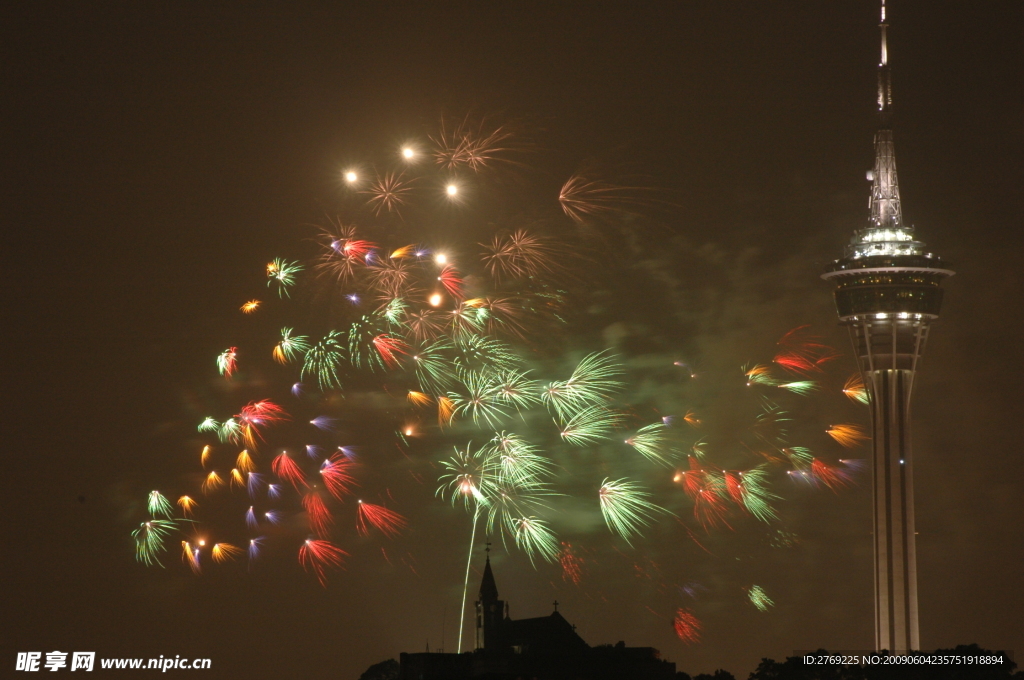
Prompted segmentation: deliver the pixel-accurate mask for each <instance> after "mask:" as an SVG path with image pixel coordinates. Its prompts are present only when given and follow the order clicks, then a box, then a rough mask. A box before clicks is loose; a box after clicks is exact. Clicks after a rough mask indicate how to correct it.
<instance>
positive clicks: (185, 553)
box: [181, 541, 202, 574]
mask: <svg viewBox="0 0 1024 680" xmlns="http://www.w3.org/2000/svg"><path fill="white" fill-rule="evenodd" d="M181 559H182V561H184V562H188V566H190V567H191V568H192V573H194V574H199V573H200V572H202V568H201V567H200V565H199V548H193V547H192V544H191V543H189V542H188V541H182V542H181Z"/></svg>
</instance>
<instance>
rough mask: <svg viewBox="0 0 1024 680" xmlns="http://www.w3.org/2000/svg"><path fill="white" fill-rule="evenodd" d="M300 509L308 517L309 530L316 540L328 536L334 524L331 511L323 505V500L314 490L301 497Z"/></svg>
mask: <svg viewBox="0 0 1024 680" xmlns="http://www.w3.org/2000/svg"><path fill="white" fill-rule="evenodd" d="M302 507H303V508H304V509H305V510H306V515H307V516H308V517H309V528H310V529H311V530H312V531H313V533H314V534H316V535H317V537H318V538H326V537H328V536H330V533H331V525H332V524H334V517H333V516H331V511H330V510H329V509H328V508H327V506H326V505H325V504H324V500H323V499H322V498H321V497H320V494H319V493H317V492H316V491H315V490H312V491H307V492H306V493H305V495H303V497H302Z"/></svg>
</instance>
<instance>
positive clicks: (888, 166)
mask: <svg viewBox="0 0 1024 680" xmlns="http://www.w3.org/2000/svg"><path fill="white" fill-rule="evenodd" d="M880 27H881V32H882V59H881V63H880V64H879V71H878V111H879V118H880V125H879V129H878V132H876V133H875V167H874V170H872V171H870V172H869V173H868V179H870V180H871V181H872V186H871V198H870V201H869V207H870V212H871V217H870V221H869V223H868V226H867V228H865V229H861V230H859V231H857V232H856V233H855V234H854V236H853V239H852V241H851V242H850V245H849V246H847V247H846V253H845V257H844V258H843V259H841V260H836V261H835V263H834V264H833V265H832V266H831V267H829V268H828V271H827V272H826V273H825V274H823V275H822V278H824V279H827V280H829V281H831V282H833V283H834V284H835V286H836V289H835V298H836V307H837V309H838V311H839V319H840V323H841V324H843V325H845V326H848V327H849V329H850V337H851V338H852V340H853V349H854V354H855V356H856V357H857V363H858V365H859V368H860V372H861V375H862V376H863V378H864V385H865V387H866V388H867V392H868V396H869V404H870V409H871V427H872V447H873V449H874V450H873V454H872V472H873V507H874V543H875V647H876V649H878V650H883V649H888V650H890V651H892V652H905V651H908V650H912V649H920V648H921V640H920V634H919V631H918V612H917V552H916V549H915V540H914V535H915V532H914V482H913V464H912V461H911V455H910V450H911V447H910V395H911V391H912V390H913V387H914V376H915V375H916V373H917V366H918V362H919V360H920V359H921V354H922V353H923V351H924V345H925V341H926V340H927V339H928V329H929V326H930V325H931V323H932V321H934V320H935V319H937V318H938V316H939V310H940V308H941V306H942V288H941V287H940V284H941V282H942V280H943V279H944V278H946V277H947V276H952V275H953V272H952V271H951V270H950V269H949V268H948V267H947V265H946V263H944V262H943V261H942V260H940V259H939V258H937V257H935V256H934V255H932V254H931V253H927V252H925V250H924V248H925V246H924V244H923V243H921V242H919V241H916V240H914V235H913V228H912V227H908V226H904V224H903V216H902V210H901V207H900V194H899V185H898V183H897V181H896V155H895V152H894V150H893V143H892V129H891V123H890V119H891V109H892V86H891V78H890V72H889V64H888V54H887V46H886V28H887V24H886V21H885V0H882V22H881V24H880Z"/></svg>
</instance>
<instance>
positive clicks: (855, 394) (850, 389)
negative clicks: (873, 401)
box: [843, 374, 870, 404]
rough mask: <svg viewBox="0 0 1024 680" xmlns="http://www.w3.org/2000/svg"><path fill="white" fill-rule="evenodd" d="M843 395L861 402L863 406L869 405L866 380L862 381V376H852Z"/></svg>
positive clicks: (844, 388) (844, 386)
mask: <svg viewBox="0 0 1024 680" xmlns="http://www.w3.org/2000/svg"><path fill="white" fill-rule="evenodd" d="M843 394H845V395H846V396H847V397H849V398H850V400H852V401H856V402H859V403H861V404H868V403H870V402H869V398H868V391H867V389H865V387H864V380H863V379H861V377H860V375H857V374H854V375H851V376H850V377H849V378H848V379H847V380H846V384H844V385H843Z"/></svg>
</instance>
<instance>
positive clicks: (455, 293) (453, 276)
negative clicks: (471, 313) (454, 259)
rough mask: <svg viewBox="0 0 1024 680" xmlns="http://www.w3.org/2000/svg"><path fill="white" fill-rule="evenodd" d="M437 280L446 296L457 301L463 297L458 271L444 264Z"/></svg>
mask: <svg viewBox="0 0 1024 680" xmlns="http://www.w3.org/2000/svg"><path fill="white" fill-rule="evenodd" d="M437 280H438V281H440V282H441V285H442V286H444V289H445V290H446V291H448V294H449V295H451V296H452V297H453V298H455V299H457V300H461V299H462V298H464V297H465V295H464V294H463V292H462V275H461V274H460V273H459V270H458V269H456V268H455V267H453V266H451V265H450V264H446V265H445V266H444V269H442V270H441V273H440V274H439V275H438V277H437Z"/></svg>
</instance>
